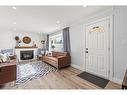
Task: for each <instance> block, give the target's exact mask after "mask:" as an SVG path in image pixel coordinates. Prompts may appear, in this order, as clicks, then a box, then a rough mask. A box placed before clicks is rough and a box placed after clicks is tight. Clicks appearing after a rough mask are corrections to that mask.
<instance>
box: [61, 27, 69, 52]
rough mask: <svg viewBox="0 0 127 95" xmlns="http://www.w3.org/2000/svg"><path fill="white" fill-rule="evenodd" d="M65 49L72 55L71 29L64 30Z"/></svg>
mask: <svg viewBox="0 0 127 95" xmlns="http://www.w3.org/2000/svg"><path fill="white" fill-rule="evenodd" d="M63 49H64V51H65V52H68V53H71V47H70V34H69V27H66V28H64V29H63Z"/></svg>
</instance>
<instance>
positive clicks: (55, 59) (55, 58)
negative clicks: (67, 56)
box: [48, 56, 57, 61]
mask: <svg viewBox="0 0 127 95" xmlns="http://www.w3.org/2000/svg"><path fill="white" fill-rule="evenodd" d="M48 59H49V60H54V61H57V57H49V56H48Z"/></svg>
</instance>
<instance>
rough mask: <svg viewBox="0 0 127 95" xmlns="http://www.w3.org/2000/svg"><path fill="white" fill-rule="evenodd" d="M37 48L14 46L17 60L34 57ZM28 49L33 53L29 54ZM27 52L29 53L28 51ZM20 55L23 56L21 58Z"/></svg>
mask: <svg viewBox="0 0 127 95" xmlns="http://www.w3.org/2000/svg"><path fill="white" fill-rule="evenodd" d="M37 49H38V48H33V47H32V48H21V47H20V48H15V53H16V55H17V59H18V61H22V60H30V59H36V58H37V57H36V56H37ZM30 51H31V52H32V53H33V54H30ZM28 52H29V53H28ZM21 56H24V57H25V58H21Z"/></svg>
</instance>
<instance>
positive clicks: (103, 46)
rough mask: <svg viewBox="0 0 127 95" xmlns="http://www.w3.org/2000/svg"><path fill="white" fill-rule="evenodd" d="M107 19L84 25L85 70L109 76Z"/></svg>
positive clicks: (105, 76)
mask: <svg viewBox="0 0 127 95" xmlns="http://www.w3.org/2000/svg"><path fill="white" fill-rule="evenodd" d="M108 32H109V20H102V21H98V22H96V23H92V24H89V25H87V26H86V72H89V73H92V74H95V75H97V76H101V77H104V78H107V79H108V78H109V39H108V38H109V35H108V34H109V33H108Z"/></svg>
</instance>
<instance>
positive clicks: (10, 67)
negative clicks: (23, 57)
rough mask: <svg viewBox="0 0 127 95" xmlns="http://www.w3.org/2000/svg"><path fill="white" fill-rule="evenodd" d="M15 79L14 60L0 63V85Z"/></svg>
mask: <svg viewBox="0 0 127 95" xmlns="http://www.w3.org/2000/svg"><path fill="white" fill-rule="evenodd" d="M15 80H16V60H11V61H10V63H0V85H3V84H4V83H8V82H11V81H15Z"/></svg>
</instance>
